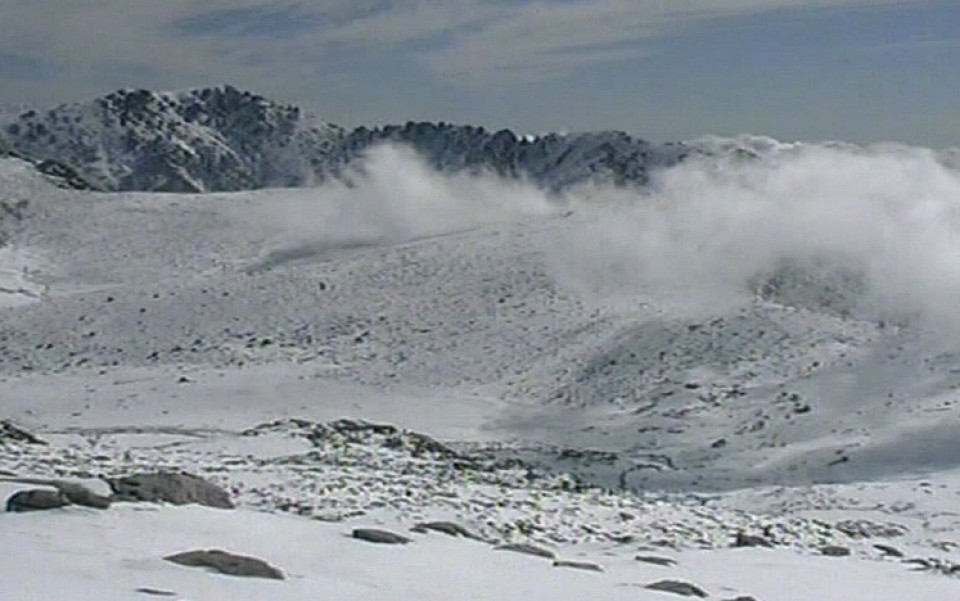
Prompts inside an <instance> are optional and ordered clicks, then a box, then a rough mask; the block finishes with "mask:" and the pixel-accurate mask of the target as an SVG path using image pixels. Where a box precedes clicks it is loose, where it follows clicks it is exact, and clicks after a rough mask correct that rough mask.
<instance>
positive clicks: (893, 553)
mask: <svg viewBox="0 0 960 601" xmlns="http://www.w3.org/2000/svg"><path fill="white" fill-rule="evenodd" d="M873 548H874V549H876V550H877V551H880V553H882V554H883V556H884V557H904V555H903V551H901V550H900V549H898V548H896V547H891V546H890V545H881V544H879V543H878V544H876V545H874V546H873Z"/></svg>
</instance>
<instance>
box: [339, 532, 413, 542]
mask: <svg viewBox="0 0 960 601" xmlns="http://www.w3.org/2000/svg"><path fill="white" fill-rule="evenodd" d="M352 536H353V538H355V539H358V540H363V541H367V542H368V543H377V544H381V545H406V544H407V543H411V542H413V541H412V540H411V539H409V538H407V537H406V536H402V535H400V534H397V533H396V532H390V531H389V530H377V529H376V528H356V529H355V530H354V531H353V534H352Z"/></svg>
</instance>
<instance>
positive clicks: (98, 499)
mask: <svg viewBox="0 0 960 601" xmlns="http://www.w3.org/2000/svg"><path fill="white" fill-rule="evenodd" d="M0 482H19V483H21V484H37V485H40V486H52V487H53V488H55V489H57V490H58V491H60V493H62V494H63V495H64V496H65V497H66V498H67V500H68V501H69V502H70V503H73V504H74V505H82V506H84V507H93V508H94V509H107V508H108V507H110V497H105V496H103V495H98V494H97V493H95V492H93V491H92V490H90V489H89V488H87V487H86V486H84V485H82V484H78V483H76V482H68V481H66V480H50V479H46V478H18V477H12V478H0Z"/></svg>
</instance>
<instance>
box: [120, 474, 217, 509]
mask: <svg viewBox="0 0 960 601" xmlns="http://www.w3.org/2000/svg"><path fill="white" fill-rule="evenodd" d="M107 482H108V483H109V484H110V488H111V489H112V490H113V500H114V501H132V502H147V503H172V504H174V505H189V504H191V503H196V504H197V505H206V506H207V507H216V508H218V509H233V508H234V504H233V502H232V501H231V500H230V495H229V493H227V491H225V490H224V489H222V488H220V487H219V486H217V485H216V484H213V483H211V482H208V481H206V480H204V479H203V478H200V477H199V476H194V475H192V474H176V473H172V472H157V473H140V474H133V475H131V476H125V477H123V478H114V479H109V480H107Z"/></svg>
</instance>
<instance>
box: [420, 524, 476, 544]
mask: <svg viewBox="0 0 960 601" xmlns="http://www.w3.org/2000/svg"><path fill="white" fill-rule="evenodd" d="M410 530H411V531H412V532H417V533H419V534H424V533H426V532H427V531H430V530H433V531H435V532H442V533H443V534H446V535H447V536H454V537H458V536H462V537H463V538H471V539H473V540H482V539H481V538H480V537H479V536H478V535H476V534H474V533H473V532H471V531H470V530H468V529H466V528H464V527H463V526H461V525H460V524H455V523H453V522H424V523H421V524H417V525H416V526H414V527H413V528H411V529H410Z"/></svg>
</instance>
